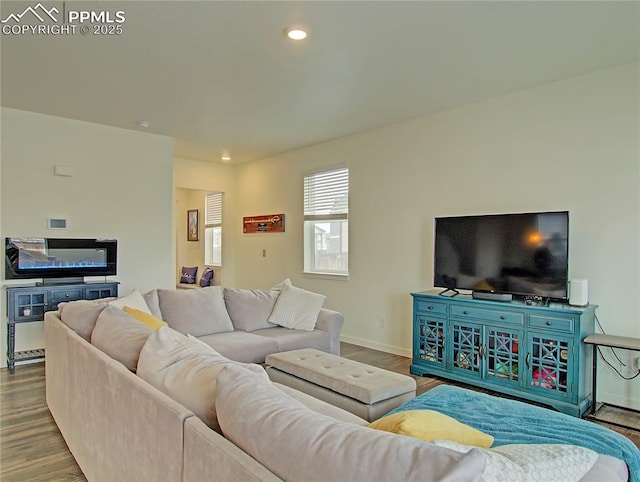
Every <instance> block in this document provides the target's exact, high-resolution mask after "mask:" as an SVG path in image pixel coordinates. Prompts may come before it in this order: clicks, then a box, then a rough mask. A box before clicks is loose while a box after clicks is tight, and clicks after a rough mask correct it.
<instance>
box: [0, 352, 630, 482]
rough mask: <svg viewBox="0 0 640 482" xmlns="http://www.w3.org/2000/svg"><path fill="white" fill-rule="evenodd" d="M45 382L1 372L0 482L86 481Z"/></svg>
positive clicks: (400, 364)
mask: <svg viewBox="0 0 640 482" xmlns="http://www.w3.org/2000/svg"><path fill="white" fill-rule="evenodd" d="M341 348H342V356H344V357H345V358H350V359H352V360H357V361H360V362H363V363H367V364H369V365H373V366H377V367H380V368H385V369H387V370H391V371H395V372H398V373H404V374H408V373H409V365H410V363H411V361H410V359H409V358H406V357H403V356H399V355H393V354H389V353H384V352H381V351H376V350H371V349H369V348H363V347H360V346H356V345H351V344H348V343H342V346H341ZM44 376H45V375H44V363H34V364H30V365H23V366H18V367H16V371H15V373H14V374H13V375H11V374H9V371H8V370H7V369H6V368H3V369H0V480H2V482H24V481H30V482H31V481H43V482H44V481H84V480H86V479H85V477H84V475H83V474H82V472H81V471H80V468H79V467H78V466H77V464H76V463H75V461H74V459H73V456H72V455H71V453H70V452H69V450H68V449H67V446H66V444H65V442H64V439H63V438H62V436H61V435H60V432H59V431H58V428H57V426H56V424H55V422H54V420H53V418H52V417H51V414H50V413H49V410H48V409H47V405H46V400H45V383H44ZM414 378H415V379H416V381H417V384H418V394H421V393H424V392H425V391H427V390H429V389H430V388H433V387H434V386H436V385H439V384H441V383H449V384H451V383H452V382H450V381H447V380H441V379H437V378H430V377H414ZM458 385H460V386H466V385H462V384H458ZM467 388H472V389H473V387H469V386H467ZM483 391H484V390H483ZM608 410H610V409H608ZM613 412H614V413H613V415H612V416H614V417H616V421H618V422H621V423H630V422H631V421H632V420H633V419H635V418H637V414H632V415H630V414H628V413H625V412H623V411H620V412H616V411H615V410H614V411H613ZM598 423H600V424H601V425H604V426H606V427H609V428H611V429H613V430H616V431H617V432H620V433H621V434H623V435H625V436H626V437H628V438H630V439H631V440H632V441H633V442H634V443H635V444H636V445H637V446H638V447H640V432H638V431H633V430H626V429H623V428H619V427H616V426H612V425H607V424H606V423H601V422H598ZM87 442H88V443H90V441H87Z"/></svg>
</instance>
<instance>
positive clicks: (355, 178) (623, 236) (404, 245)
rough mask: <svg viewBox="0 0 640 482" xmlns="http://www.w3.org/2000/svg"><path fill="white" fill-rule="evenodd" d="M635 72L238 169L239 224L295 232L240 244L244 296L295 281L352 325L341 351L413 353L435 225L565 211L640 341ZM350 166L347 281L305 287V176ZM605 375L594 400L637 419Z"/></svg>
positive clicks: (551, 87) (579, 261)
mask: <svg viewBox="0 0 640 482" xmlns="http://www.w3.org/2000/svg"><path fill="white" fill-rule="evenodd" d="M638 70H639V66H638V64H637V63H634V64H627V65H623V66H619V67H616V68H612V69H608V70H604V71H599V72H595V73H592V74H589V75H584V76H580V77H575V78H571V79H567V80H564V81H561V82H556V83H552V84H547V85H543V86H540V87H537V88H535V89H530V90H526V91H522V92H518V93H514V94H512V95H508V96H503V97H499V98H495V99H492V100H489V101H486V102H481V103H477V104H473V105H469V106H466V107H462V108H458V109H454V110H450V111H447V112H442V113H438V114H435V115H431V116H426V117H422V118H418V119H415V120H411V121H408V122H403V123H398V124H393V125H389V126H386V127H383V128H380V129H376V130H372V131H368V132H363V133H360V134H357V135H353V136H349V137H345V138H341V139H337V140H333V141H329V142H326V143H322V144H318V145H315V146H310V147H307V148H304V149H300V150H297V151H294V152H289V153H285V154H282V155H278V156H274V157H272V158H269V159H266V160H263V161H259V162H253V163H249V164H245V165H241V166H239V167H238V178H237V186H238V189H237V193H236V198H237V219H238V222H239V220H240V218H241V217H242V216H246V215H257V214H268V213H279V212H284V213H285V214H286V216H287V223H286V232H285V233H282V234H277V235H273V234H246V235H243V234H241V233H239V234H238V235H237V239H236V243H235V249H236V254H235V260H236V263H235V265H236V280H237V283H236V284H237V286H239V287H265V286H271V285H273V284H275V283H276V282H278V281H280V280H281V279H282V278H285V277H290V278H291V279H292V281H293V283H294V284H297V285H299V286H302V287H304V288H306V289H309V290H313V291H318V292H322V293H325V294H326V295H327V297H328V298H327V302H326V305H327V306H328V307H330V308H334V309H337V310H340V311H342V312H343V313H344V315H345V319H346V323H345V327H344V330H343V335H344V337H343V339H345V340H346V341H352V342H356V343H359V344H362V345H365V346H370V347H373V348H379V349H382V350H385V351H390V352H395V353H401V354H404V355H409V354H410V347H411V322H412V314H411V297H410V296H409V293H410V292H413V291H422V290H425V289H430V288H431V287H432V276H433V274H432V273H433V267H432V262H433V260H432V258H433V219H434V217H436V216H446V215H463V214H482V213H505V212H527V211H544V210H565V209H567V210H569V211H570V216H571V230H570V274H571V276H572V277H583V278H588V279H589V287H590V300H591V302H592V303H596V304H598V305H600V307H599V309H598V311H597V313H598V317H599V319H600V320H601V322H602V324H603V325H604V327H605V329H606V330H607V332H608V333H612V334H617V335H622V336H635V337H640V296H639V293H640V199H639V194H638V193H639V191H640V157H639V155H640V149H639V137H638V133H639V132H640V130H639V129H640V120H639V111H638V107H639V105H640V93H639V90H638V85H639V78H638ZM345 162H346V163H348V165H349V167H350V215H349V219H350V233H349V236H350V250H351V251H350V276H349V279H348V280H346V281H338V280H327V279H321V278H312V277H305V276H303V274H302V265H303V259H302V177H303V173H304V172H305V171H308V170H311V169H313V168H317V167H321V166H331V165H334V164H339V163H345ZM236 232H237V231H236ZM262 249H267V253H268V255H267V257H266V258H263V257H262ZM380 319H382V320H383V324H384V327H382V328H380V327H379V320H380ZM621 355H622V356H623V359H625V360H628V359H629V357H630V354H629V353H628V352H627V353H626V354H625V353H621ZM634 356H635V355H634ZM609 358H611V357H609ZM601 365H602V364H601ZM601 371H602V373H601V376H600V378H599V387H598V389H599V398H601V399H605V400H607V401H611V402H615V403H619V404H621V405H626V406H634V407H635V408H640V383H638V381H637V380H635V381H622V380H621V379H619V378H618V377H617V376H615V375H613V374H612V372H611V371H610V370H609V369H608V368H601Z"/></svg>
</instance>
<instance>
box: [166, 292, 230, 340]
mask: <svg viewBox="0 0 640 482" xmlns="http://www.w3.org/2000/svg"><path fill="white" fill-rule="evenodd" d="M158 299H159V301H160V310H161V311H162V319H163V320H164V321H166V322H167V323H169V326H170V327H171V328H173V329H174V330H177V331H179V332H180V333H183V334H187V333H190V334H192V335H193V336H202V335H210V334H212V333H222V332H226V331H233V324H232V323H231V319H230V318H229V314H228V313H227V308H226V306H225V304H224V297H223V294H222V288H221V287H219V286H208V287H206V288H200V289H197V290H166V289H159V290H158Z"/></svg>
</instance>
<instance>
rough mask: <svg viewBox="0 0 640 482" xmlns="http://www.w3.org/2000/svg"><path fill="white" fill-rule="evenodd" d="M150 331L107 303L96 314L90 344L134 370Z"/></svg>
mask: <svg viewBox="0 0 640 482" xmlns="http://www.w3.org/2000/svg"><path fill="white" fill-rule="evenodd" d="M151 333H153V330H152V329H151V328H149V327H148V326H146V325H144V324H142V323H140V322H139V321H138V320H136V319H135V318H134V317H133V316H131V315H128V314H127V313H125V312H124V311H123V310H121V309H120V308H117V307H116V306H113V305H109V306H107V307H106V308H105V309H104V310H102V313H100V316H98V320H97V321H96V326H95V328H94V329H93V333H92V334H91V344H92V345H94V346H95V347H96V348H98V349H100V350H102V351H103V352H105V353H106V354H107V355H109V356H110V357H111V358H113V359H114V360H117V361H119V362H120V363H122V364H123V365H124V366H126V367H127V368H128V369H129V370H131V371H133V372H135V371H136V366H137V365H138V357H139V356H140V350H142V347H143V345H144V344H145V342H146V341H147V338H149V335H151Z"/></svg>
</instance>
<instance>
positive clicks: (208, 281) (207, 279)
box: [200, 268, 214, 288]
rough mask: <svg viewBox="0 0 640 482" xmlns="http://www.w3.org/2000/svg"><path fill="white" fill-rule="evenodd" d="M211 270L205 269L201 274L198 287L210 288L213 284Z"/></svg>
mask: <svg viewBox="0 0 640 482" xmlns="http://www.w3.org/2000/svg"><path fill="white" fill-rule="evenodd" d="M213 275H214V273H213V270H212V269H211V268H205V269H204V271H203V272H202V278H200V286H201V287H203V288H204V287H205V286H211V285H212V284H213Z"/></svg>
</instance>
